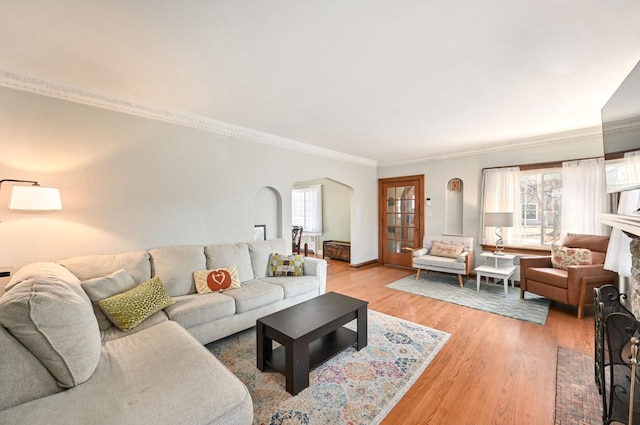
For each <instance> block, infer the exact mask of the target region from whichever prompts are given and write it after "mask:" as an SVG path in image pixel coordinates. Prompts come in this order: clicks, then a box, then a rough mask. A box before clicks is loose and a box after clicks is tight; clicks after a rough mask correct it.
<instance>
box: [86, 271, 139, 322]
mask: <svg viewBox="0 0 640 425" xmlns="http://www.w3.org/2000/svg"><path fill="white" fill-rule="evenodd" d="M81 285H82V289H84V291H85V292H86V293H87V295H88V296H89V299H90V300H91V302H92V303H93V312H94V314H95V315H96V318H97V319H98V327H99V328H100V330H101V331H104V330H107V329H109V328H110V327H112V326H113V323H111V320H109V319H108V318H107V316H105V315H104V312H103V311H102V309H101V308H100V306H99V305H98V301H100V300H102V299H105V298H109V297H110V296H112V295H115V294H118V293H120V292H124V291H128V290H129V289H131V288H133V287H135V286H136V283H135V282H134V281H133V277H131V275H130V274H129V272H128V271H126V270H125V269H120V270H116V271H115V272H113V273H111V274H110V275H109V276H104V277H96V278H95V279H89V280H85V281H84V282H82V283H81Z"/></svg>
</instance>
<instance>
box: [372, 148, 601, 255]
mask: <svg viewBox="0 0 640 425" xmlns="http://www.w3.org/2000/svg"><path fill="white" fill-rule="evenodd" d="M602 155H603V148H602V138H601V137H598V136H594V137H589V138H586V139H580V140H569V141H558V142H554V143H548V144H545V145H539V146H532V147H524V148H514V149H509V150H504V151H500V152H492V153H484V154H479V155H473V156H466V157H460V158H451V159H446V160H432V161H425V162H421V163H415V164H408V165H399V166H394V167H379V168H378V178H389V177H399V176H408V175H415V174H424V176H425V179H424V180H425V198H431V206H430V207H428V206H426V205H425V212H426V211H431V213H432V215H431V217H428V214H425V223H424V229H425V230H424V231H425V234H441V233H444V232H445V207H446V205H445V204H446V202H445V200H446V198H445V194H446V190H447V189H446V188H447V182H448V181H449V179H452V178H455V177H457V178H460V179H461V180H462V181H463V188H464V192H463V193H464V199H463V223H462V224H463V233H464V235H465V236H472V237H473V238H474V240H475V245H476V247H475V249H476V253H477V254H478V253H480V252H481V251H480V244H479V242H480V240H479V237H480V229H479V222H480V201H481V195H482V194H481V187H482V169H483V168H491V167H500V166H509V165H520V164H532V163H540V162H552V161H562V160H570V159H579V158H590V157H596V156H602ZM422 202H424V199H423V200H422ZM477 254H476V263H477V264H481V263H478V261H480V257H478V255H477Z"/></svg>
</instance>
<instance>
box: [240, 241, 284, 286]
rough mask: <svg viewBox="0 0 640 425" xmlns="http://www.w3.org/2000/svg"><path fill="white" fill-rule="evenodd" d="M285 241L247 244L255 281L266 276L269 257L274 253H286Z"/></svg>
mask: <svg viewBox="0 0 640 425" xmlns="http://www.w3.org/2000/svg"><path fill="white" fill-rule="evenodd" d="M289 251H290V249H289V250H287V241H286V240H284V239H269V240H268V241H256V242H250V243H249V255H250V256H251V267H252V268H253V276H254V277H255V278H256V279H259V278H261V277H265V276H267V268H268V264H269V256H270V255H271V254H272V253H274V252H281V253H287V252H289Z"/></svg>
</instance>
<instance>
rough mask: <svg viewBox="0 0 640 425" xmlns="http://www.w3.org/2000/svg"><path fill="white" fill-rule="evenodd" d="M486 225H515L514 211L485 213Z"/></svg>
mask: <svg viewBox="0 0 640 425" xmlns="http://www.w3.org/2000/svg"><path fill="white" fill-rule="evenodd" d="M484 225H485V226H486V227H513V213H511V212H488V213H484Z"/></svg>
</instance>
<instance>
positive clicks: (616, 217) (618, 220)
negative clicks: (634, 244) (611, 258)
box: [600, 214, 640, 236]
mask: <svg viewBox="0 0 640 425" xmlns="http://www.w3.org/2000/svg"><path fill="white" fill-rule="evenodd" d="M600 219H601V220H602V224H606V225H608V226H611V227H615V228H616V229H620V230H622V231H624V232H627V233H631V234H633V235H635V236H640V216H637V215H622V214H600Z"/></svg>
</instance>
